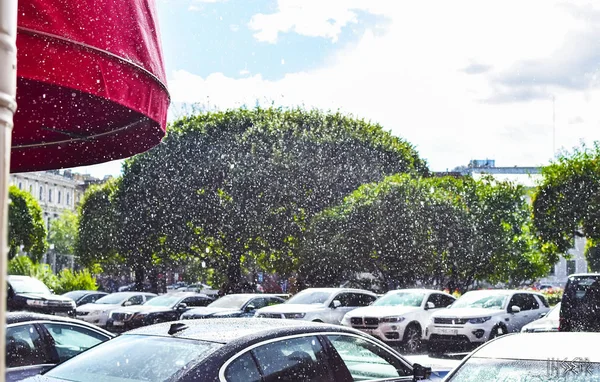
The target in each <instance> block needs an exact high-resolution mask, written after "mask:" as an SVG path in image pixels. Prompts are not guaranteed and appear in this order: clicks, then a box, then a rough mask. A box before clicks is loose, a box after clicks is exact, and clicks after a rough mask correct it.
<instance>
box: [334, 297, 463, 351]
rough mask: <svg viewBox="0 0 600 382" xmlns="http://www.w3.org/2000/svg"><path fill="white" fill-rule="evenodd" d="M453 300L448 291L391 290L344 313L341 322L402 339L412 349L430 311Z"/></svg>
mask: <svg viewBox="0 0 600 382" xmlns="http://www.w3.org/2000/svg"><path fill="white" fill-rule="evenodd" d="M454 300H455V298H454V297H453V296H451V295H449V294H447V293H444V292H439V291H435V290H429V289H400V290H393V291H389V292H387V293H386V294H385V295H384V296H383V297H380V298H379V299H378V300H377V301H375V302H374V303H373V304H372V305H371V306H367V307H364V308H358V309H355V310H353V311H351V312H349V313H347V314H346V315H345V316H344V319H343V320H342V324H343V325H345V326H350V327H353V328H355V329H358V330H362V331H363V332H365V333H368V334H371V335H373V336H375V337H378V338H379V339H381V340H383V341H386V342H397V343H398V342H403V343H404V345H405V347H406V350H408V351H410V352H414V351H416V350H418V349H419V347H420V346H421V339H422V338H423V331H424V330H425V328H426V327H427V324H429V319H430V317H431V314H432V313H433V312H436V311H437V310H439V309H441V308H445V307H447V306H448V305H450V304H452V303H453V302H454Z"/></svg>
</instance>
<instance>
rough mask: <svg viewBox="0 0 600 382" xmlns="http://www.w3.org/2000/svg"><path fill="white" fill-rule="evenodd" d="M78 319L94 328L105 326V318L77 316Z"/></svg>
mask: <svg viewBox="0 0 600 382" xmlns="http://www.w3.org/2000/svg"><path fill="white" fill-rule="evenodd" d="M77 318H78V319H80V320H82V321H85V322H87V323H90V324H94V325H96V326H102V327H104V326H106V321H107V318H106V317H105V316H90V315H87V316H77Z"/></svg>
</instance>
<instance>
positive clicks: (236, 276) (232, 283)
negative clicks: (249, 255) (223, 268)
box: [224, 253, 242, 294]
mask: <svg viewBox="0 0 600 382" xmlns="http://www.w3.org/2000/svg"><path fill="white" fill-rule="evenodd" d="M240 257H241V253H232V254H231V258H230V259H229V263H228V264H227V282H226V284H225V287H224V292H225V293H226V294H230V293H241V291H242V283H241V281H242V269H241V264H240Z"/></svg>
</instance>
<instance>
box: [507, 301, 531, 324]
mask: <svg viewBox="0 0 600 382" xmlns="http://www.w3.org/2000/svg"><path fill="white" fill-rule="evenodd" d="M524 296H525V294H524V293H515V294H514V295H513V296H512V297H511V299H510V301H509V303H508V307H507V308H506V311H507V318H508V321H507V320H504V321H505V323H506V327H507V329H508V331H509V333H512V332H518V331H520V330H521V328H522V327H523V326H524V325H525V323H526V322H527V317H528V315H529V314H531V312H530V311H528V310H527V309H526V307H527V300H526V298H525V297H524ZM513 306H518V307H519V308H520V309H521V311H520V312H517V313H513V312H512V307H513Z"/></svg>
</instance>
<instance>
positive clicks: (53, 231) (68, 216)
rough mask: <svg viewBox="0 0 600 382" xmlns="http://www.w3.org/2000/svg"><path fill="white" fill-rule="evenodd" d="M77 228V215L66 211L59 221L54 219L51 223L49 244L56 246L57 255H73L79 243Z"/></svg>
mask: <svg viewBox="0 0 600 382" xmlns="http://www.w3.org/2000/svg"><path fill="white" fill-rule="evenodd" d="M77 228H78V223H77V214H75V213H73V212H71V211H65V212H63V213H62V215H60V217H59V218H58V219H54V220H52V222H51V223H50V229H49V230H48V242H49V243H50V244H53V245H54V250H55V251H56V252H57V253H60V254H63V255H73V254H74V253H75V243H76V241H77Z"/></svg>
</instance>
